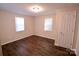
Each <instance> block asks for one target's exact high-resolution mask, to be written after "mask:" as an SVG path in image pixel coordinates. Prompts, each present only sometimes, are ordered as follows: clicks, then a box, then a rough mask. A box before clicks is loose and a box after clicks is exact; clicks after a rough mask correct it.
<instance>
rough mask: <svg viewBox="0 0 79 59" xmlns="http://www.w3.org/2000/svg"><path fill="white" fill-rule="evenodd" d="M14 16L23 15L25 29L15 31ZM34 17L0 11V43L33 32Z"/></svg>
mask: <svg viewBox="0 0 79 59" xmlns="http://www.w3.org/2000/svg"><path fill="white" fill-rule="evenodd" d="M15 16H21V17H24V19H25V20H24V21H25V24H24V25H25V30H24V31H22V32H16V30H15ZM33 19H34V17H32V16H23V15H17V14H14V13H10V12H6V11H0V39H1V45H3V44H6V43H9V42H13V41H16V40H19V39H22V38H25V37H27V36H30V35H33V34H34V27H33V26H34V23H33Z"/></svg>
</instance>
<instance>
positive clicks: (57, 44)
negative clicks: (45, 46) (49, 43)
mask: <svg viewBox="0 0 79 59" xmlns="http://www.w3.org/2000/svg"><path fill="white" fill-rule="evenodd" d="M55 45H56V46H59V45H58V44H57V43H55ZM71 50H72V51H74V52H75V54H76V55H77V50H76V49H71Z"/></svg>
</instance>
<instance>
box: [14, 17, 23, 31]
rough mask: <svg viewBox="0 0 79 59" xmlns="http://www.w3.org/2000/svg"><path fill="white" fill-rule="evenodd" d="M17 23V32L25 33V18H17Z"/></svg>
mask: <svg viewBox="0 0 79 59" xmlns="http://www.w3.org/2000/svg"><path fill="white" fill-rule="evenodd" d="M15 23H16V32H19V31H24V18H23V17H15Z"/></svg>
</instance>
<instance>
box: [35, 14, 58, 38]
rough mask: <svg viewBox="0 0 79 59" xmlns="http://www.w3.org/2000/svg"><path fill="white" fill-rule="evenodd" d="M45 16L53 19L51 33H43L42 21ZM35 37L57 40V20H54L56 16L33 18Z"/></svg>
mask: <svg viewBox="0 0 79 59" xmlns="http://www.w3.org/2000/svg"><path fill="white" fill-rule="evenodd" d="M46 16H51V17H52V19H53V26H52V27H53V29H52V31H49V32H46V31H44V21H45V17H46ZM34 21H35V35H38V36H42V37H46V38H51V39H56V38H57V22H58V21H57V20H56V14H52V15H41V16H36V17H35V20H34Z"/></svg>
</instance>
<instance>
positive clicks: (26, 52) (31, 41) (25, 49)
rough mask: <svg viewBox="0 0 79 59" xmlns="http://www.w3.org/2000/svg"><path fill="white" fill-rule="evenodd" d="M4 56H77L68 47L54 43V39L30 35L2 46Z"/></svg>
mask: <svg viewBox="0 0 79 59" xmlns="http://www.w3.org/2000/svg"><path fill="white" fill-rule="evenodd" d="M2 50H3V55H4V56H70V55H73V56H75V53H73V54H70V52H68V51H66V48H62V47H57V46H55V45H54V40H52V39H47V38H43V37H39V36H30V37H27V38H24V39H21V40H18V41H15V42H12V43H9V44H6V45H3V46H2Z"/></svg>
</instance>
